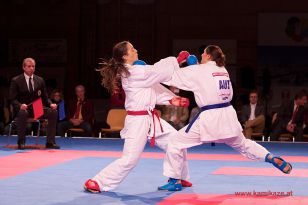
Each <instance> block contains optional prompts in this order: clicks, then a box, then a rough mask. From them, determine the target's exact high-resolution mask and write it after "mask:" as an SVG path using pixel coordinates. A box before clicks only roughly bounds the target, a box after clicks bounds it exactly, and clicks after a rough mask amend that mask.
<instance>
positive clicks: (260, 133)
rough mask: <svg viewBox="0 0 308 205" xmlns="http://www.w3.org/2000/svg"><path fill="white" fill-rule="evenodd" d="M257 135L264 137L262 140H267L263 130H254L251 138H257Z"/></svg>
mask: <svg viewBox="0 0 308 205" xmlns="http://www.w3.org/2000/svg"><path fill="white" fill-rule="evenodd" d="M256 137H261V138H262V142H264V140H265V136H264V133H263V132H253V133H252V135H251V138H256Z"/></svg>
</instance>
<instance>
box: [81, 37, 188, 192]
mask: <svg viewBox="0 0 308 205" xmlns="http://www.w3.org/2000/svg"><path fill="white" fill-rule="evenodd" d="M186 57H187V55H182V56H179V57H178V59H176V58H175V57H169V58H165V59H162V60H161V61H159V62H157V63H155V64H154V65H133V63H134V62H135V61H137V60H138V53H137V50H136V49H135V48H134V47H133V45H132V44H131V43H129V42H127V41H124V42H120V43H118V44H116V45H115V46H114V48H113V58H112V59H111V60H109V61H108V62H106V61H103V62H102V63H101V66H100V67H101V69H100V70H99V71H100V72H101V75H102V76H103V80H102V81H103V83H102V84H103V85H104V86H105V87H106V88H107V89H108V90H109V91H110V92H114V90H116V89H117V88H118V86H119V85H117V83H116V82H118V81H121V85H122V88H123V89H124V91H125V95H126V99H125V109H126V111H127V116H126V118H125V125H124V128H123V130H122V131H121V133H120V134H121V137H122V138H124V139H125V142H124V148H123V153H122V157H121V158H120V159H117V160H115V161H114V162H112V163H111V164H109V165H108V166H107V167H105V168H104V169H103V170H102V171H100V172H99V173H98V174H97V175H96V176H94V177H93V178H92V179H89V180H87V181H86V182H85V184H84V188H85V190H87V191H90V192H92V193H98V192H101V191H110V190H113V189H115V188H116V187H117V186H118V185H119V184H120V183H121V181H122V180H124V178H125V177H126V176H127V175H128V174H129V172H130V171H131V170H132V169H133V168H134V167H135V166H136V165H137V163H138V161H139V159H140V155H141V153H142V152H143V149H144V147H145V145H146V142H147V139H148V136H149V137H152V138H151V145H153V146H154V144H156V145H157V146H158V147H160V148H161V149H163V150H166V149H167V144H168V141H169V135H170V134H171V133H173V132H177V131H176V130H175V129H174V128H173V127H172V126H171V125H169V124H168V123H167V122H166V121H164V120H163V119H161V118H159V116H158V114H157V112H156V110H155V109H154V107H155V104H164V105H167V104H173V105H177V106H188V104H189V101H188V99H186V98H181V97H178V96H176V95H174V94H173V93H172V92H171V91H170V90H168V89H166V88H165V87H164V86H162V85H160V84H159V83H160V82H163V81H168V80H170V79H171V76H172V74H173V71H174V69H175V68H179V64H178V62H177V60H183V59H184V58H186ZM183 155H184V162H183V169H182V171H181V173H180V175H181V176H180V178H181V179H182V183H183V186H186V187H187V186H191V185H192V184H191V183H190V182H189V181H187V179H188V178H189V173H188V164H187V161H186V157H185V156H186V150H184V151H183ZM135 183H142V182H135Z"/></svg>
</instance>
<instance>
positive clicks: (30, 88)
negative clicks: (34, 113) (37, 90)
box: [29, 77, 33, 93]
mask: <svg viewBox="0 0 308 205" xmlns="http://www.w3.org/2000/svg"><path fill="white" fill-rule="evenodd" d="M29 92H30V93H33V86H32V78H31V77H30V78H29Z"/></svg>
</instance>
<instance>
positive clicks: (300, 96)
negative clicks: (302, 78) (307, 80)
mask: <svg viewBox="0 0 308 205" xmlns="http://www.w3.org/2000/svg"><path fill="white" fill-rule="evenodd" d="M295 103H296V104H297V105H305V104H306V103H307V92H306V91H305V90H301V91H299V92H298V93H297V94H296V95H295Z"/></svg>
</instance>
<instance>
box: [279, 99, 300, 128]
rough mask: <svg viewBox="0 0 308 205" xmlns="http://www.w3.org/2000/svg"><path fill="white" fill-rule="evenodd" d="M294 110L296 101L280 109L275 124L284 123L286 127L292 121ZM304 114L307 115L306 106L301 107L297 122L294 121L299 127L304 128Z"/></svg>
mask: <svg viewBox="0 0 308 205" xmlns="http://www.w3.org/2000/svg"><path fill="white" fill-rule="evenodd" d="M293 110H294V100H292V101H290V102H287V103H284V104H282V105H281V106H280V108H279V111H278V113H277V119H276V121H275V124H276V123H278V122H280V123H282V126H283V127H286V126H287V124H288V123H289V122H290V120H291V119H292V116H293ZM304 114H305V108H304V106H299V107H298V111H297V114H296V116H295V120H294V121H295V124H296V126H297V127H302V126H303V123H304Z"/></svg>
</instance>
